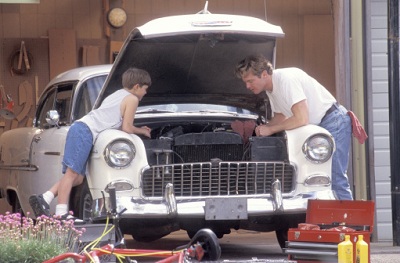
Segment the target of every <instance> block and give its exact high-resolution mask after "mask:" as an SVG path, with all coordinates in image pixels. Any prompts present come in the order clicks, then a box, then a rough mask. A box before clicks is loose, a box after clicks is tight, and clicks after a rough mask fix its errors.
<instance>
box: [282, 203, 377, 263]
mask: <svg viewBox="0 0 400 263" xmlns="http://www.w3.org/2000/svg"><path fill="white" fill-rule="evenodd" d="M374 210H375V205H374V202H373V201H348V200H346V201H345V200H309V201H308V207H307V214H306V222H305V223H302V224H299V225H298V227H297V228H290V229H289V231H288V241H287V242H286V247H285V248H284V249H283V250H284V253H286V254H287V255H288V258H289V259H290V260H296V261H297V262H298V263H309V262H312V263H315V262H338V250H337V248H338V244H339V243H340V242H342V241H344V240H345V235H349V236H350V240H351V241H352V243H353V258H354V259H353V262H354V263H355V262H356V242H357V240H358V235H363V238H364V241H365V242H367V244H368V259H369V258H370V236H371V233H372V231H373V225H374ZM368 262H370V260H368Z"/></svg>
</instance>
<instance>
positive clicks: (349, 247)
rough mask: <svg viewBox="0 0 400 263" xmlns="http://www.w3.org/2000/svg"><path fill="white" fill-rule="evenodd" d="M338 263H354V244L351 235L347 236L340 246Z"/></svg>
mask: <svg viewBox="0 0 400 263" xmlns="http://www.w3.org/2000/svg"><path fill="white" fill-rule="evenodd" d="M338 263H353V243H352V242H351V241H350V236H349V235H345V236H344V241H342V242H340V243H339V244H338Z"/></svg>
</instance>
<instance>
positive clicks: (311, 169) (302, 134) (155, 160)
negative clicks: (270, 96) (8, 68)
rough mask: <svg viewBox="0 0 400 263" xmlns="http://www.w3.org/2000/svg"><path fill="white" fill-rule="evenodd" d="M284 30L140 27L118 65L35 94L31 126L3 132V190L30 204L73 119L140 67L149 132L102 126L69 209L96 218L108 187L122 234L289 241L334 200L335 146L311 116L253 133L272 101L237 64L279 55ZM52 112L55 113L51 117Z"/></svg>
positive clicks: (209, 22)
mask: <svg viewBox="0 0 400 263" xmlns="http://www.w3.org/2000/svg"><path fill="white" fill-rule="evenodd" d="M279 37H284V33H283V31H282V29H281V28H280V27H279V26H275V25H272V24H270V23H268V22H266V21H263V20H260V19H257V18H253V17H246V16H238V15H223V14H211V13H209V12H208V11H207V10H203V11H202V12H199V13H197V14H194V15H182V16H171V17H164V18H159V19H155V20H152V21H150V22H148V23H146V24H144V25H143V26H140V27H138V28H135V29H134V30H132V32H131V33H130V35H129V36H128V38H127V40H126V41H125V43H124V45H123V47H122V49H121V51H120V53H119V54H118V56H117V59H116V61H115V63H114V64H113V66H112V68H111V70H110V66H104V67H96V68H94V69H90V70H89V69H84V68H82V69H76V70H74V71H71V72H69V73H65V74H64V75H61V76H59V77H57V78H56V79H55V80H53V81H52V82H51V83H50V84H49V86H48V87H47V88H46V90H45V92H44V93H43V95H42V97H41V99H40V103H39V105H38V109H37V112H36V115H35V122H34V127H32V128H21V129H15V130H11V131H8V132H5V133H3V134H2V136H1V137H0V153H1V155H0V176H1V177H0V197H1V198H5V199H6V200H7V201H8V202H9V203H10V204H11V205H12V206H13V207H14V209H17V208H19V207H21V208H22V210H23V212H28V211H31V208H30V207H29V204H28V198H29V196H30V195H32V194H37V193H41V192H43V191H44V190H46V189H47V188H48V187H49V186H50V185H52V184H53V183H54V182H55V181H56V180H57V179H58V178H59V177H60V176H61V159H62V156H63V148H64V142H65V136H66V132H67V130H68V128H69V126H70V125H71V123H72V122H73V121H75V120H76V119H78V118H79V117H81V116H82V115H83V114H85V113H87V112H88V111H89V110H90V109H92V107H98V106H99V105H100V104H101V102H102V101H103V99H104V98H105V97H106V96H107V95H109V94H111V93H112V92H114V91H115V90H117V89H120V88H121V75H122V74H123V72H124V71H125V70H126V69H128V68H129V67H138V68H143V69H145V70H147V71H148V72H149V73H150V75H151V77H152V86H151V87H150V88H149V89H148V93H147V95H146V96H145V97H144V98H143V100H142V101H141V103H140V107H139V109H138V111H137V113H136V116H135V123H134V124H135V125H136V126H143V125H146V126H148V127H150V128H151V129H152V132H151V139H149V138H142V137H140V136H137V135H130V134H126V133H124V132H122V131H119V130H107V131H104V132H102V133H101V134H100V135H99V136H98V138H97V139H96V141H95V144H94V146H93V150H92V154H91V157H90V161H89V164H88V170H87V176H86V178H87V180H85V181H84V183H83V184H82V185H81V186H79V187H77V188H76V189H74V190H73V193H72V195H71V201H70V209H72V210H74V212H75V215H77V216H79V217H80V218H83V219H85V220H89V221H91V222H101V221H102V220H104V219H105V217H106V212H107V209H108V208H109V205H110V200H109V195H108V189H109V187H111V186H113V187H115V188H116V190H117V205H118V209H119V210H120V211H121V210H122V209H126V211H125V212H124V213H123V214H122V215H121V217H122V219H121V227H122V231H123V232H124V233H125V234H131V235H132V236H133V238H135V239H136V240H141V241H152V240H155V239H158V238H161V237H163V236H165V235H168V234H169V233H171V232H173V231H177V230H180V229H183V230H186V231H187V233H188V235H189V236H193V235H194V233H196V231H197V230H199V229H201V228H204V227H207V228H210V229H212V230H213V231H214V232H215V233H216V234H217V236H219V237H222V236H223V235H224V234H228V233H230V231H231V230H232V229H248V230H256V231H276V234H277V238H278V241H279V243H280V245H281V246H282V247H283V246H284V241H285V239H286V238H287V230H288V228H289V227H294V226H297V223H299V222H304V219H305V212H306V208H307V203H308V200H310V199H335V195H334V193H333V192H332V190H331V157H332V154H333V152H334V150H335V143H334V140H333V138H332V136H331V135H330V134H329V133H328V132H327V131H326V130H325V129H323V128H321V127H319V126H315V125H307V126H304V127H301V128H298V129H294V130H288V131H285V132H280V133H278V134H275V135H273V136H269V137H256V136H255V134H254V133H253V130H254V126H255V125H257V124H260V123H264V122H266V121H268V116H270V110H269V104H268V100H267V99H266V97H263V96H255V95H254V94H252V93H251V92H250V91H248V90H247V89H246V88H245V85H244V83H243V82H242V81H241V80H240V79H237V78H236V77H235V75H234V67H235V65H236V63H237V62H238V61H240V60H241V59H242V58H244V57H245V56H247V55H249V54H254V53H262V54H264V55H265V56H266V57H267V58H269V59H270V60H271V61H272V62H273V63H274V62H275V49H276V38H279ZM109 70H110V71H109ZM108 71H109V72H108ZM108 73H109V75H108V77H107V79H106V80H105V82H104V79H105V76H106V75H107V74H108ZM70 74H78V75H77V76H79V78H75V77H74V78H72V77H70V76H71V75H70ZM103 82H104V85H103V87H102V89H101V90H100V87H101V86H102V84H103ZM96 96H98V97H97V100H96V102H95V103H94V98H95V97H96ZM93 103H94V104H93ZM54 110H56V111H57V112H58V114H59V115H60V118H59V121H58V122H57V118H56V119H53V118H52V116H53V115H52V114H47V113H48V112H49V111H52V113H54ZM55 115H56V116H57V114H55ZM46 117H47V120H46ZM52 209H54V207H53V206H52Z"/></svg>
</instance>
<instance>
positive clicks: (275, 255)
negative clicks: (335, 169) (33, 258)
mask: <svg viewBox="0 0 400 263" xmlns="http://www.w3.org/2000/svg"><path fill="white" fill-rule="evenodd" d="M5 211H10V210H9V207H5V206H4V205H2V204H0V212H1V213H4V212H5ZM126 239H127V245H128V247H130V248H145V249H169V250H171V249H174V248H175V247H178V246H180V245H183V244H185V243H186V242H188V237H187V235H186V232H184V231H179V232H175V233H173V234H171V235H169V236H167V237H164V238H162V239H160V240H158V241H156V242H152V243H139V242H136V241H134V240H132V239H131V238H130V237H129V236H126ZM219 242H220V245H221V249H222V256H221V262H225V263H228V262H289V261H288V260H287V256H286V255H284V254H283V253H282V251H281V249H280V247H279V245H278V244H277V242H276V238H275V234H274V233H259V232H252V231H234V232H233V234H230V235H225V236H224V238H222V239H220V240H219ZM370 249H371V255H370V256H371V263H398V262H399V263H400V246H393V243H391V242H379V243H371V244H370ZM139 262H154V260H147V259H143V260H139Z"/></svg>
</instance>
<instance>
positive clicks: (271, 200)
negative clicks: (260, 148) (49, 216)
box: [92, 181, 336, 220]
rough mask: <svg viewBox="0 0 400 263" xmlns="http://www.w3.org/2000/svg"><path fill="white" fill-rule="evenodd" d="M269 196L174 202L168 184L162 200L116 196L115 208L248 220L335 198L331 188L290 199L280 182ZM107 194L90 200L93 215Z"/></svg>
mask: <svg viewBox="0 0 400 263" xmlns="http://www.w3.org/2000/svg"><path fill="white" fill-rule="evenodd" d="M272 185H273V187H272V193H271V195H258V196H251V197H249V196H235V197H233V196H230V197H229V198H228V197H226V196H220V197H218V196H216V197H208V198H204V199H201V200H200V199H197V200H193V199H188V200H180V201H177V200H176V197H175V194H174V191H173V185H172V184H167V186H166V191H165V195H164V197H163V199H162V201H150V200H145V199H139V200H135V199H132V198H131V197H118V193H117V211H122V210H123V209H126V211H125V212H124V213H123V215H122V217H124V218H164V219H168V218H176V217H179V218H205V219H206V220H221V219H225V220H236V219H241V220H242V219H247V217H248V216H262V215H273V214H279V213H288V214H290V213H298V212H305V211H306V209H307V203H308V200H309V199H322V200H334V199H336V198H335V195H334V193H333V191H331V190H325V191H315V192H307V193H306V194H299V195H296V196H293V197H290V198H283V196H282V191H281V189H280V185H281V184H280V182H279V181H275V182H274V183H273V184H272ZM109 204H110V202H109V200H108V197H105V198H101V199H97V200H93V204H92V216H93V218H94V219H98V218H104V217H105V216H106V215H107V211H109Z"/></svg>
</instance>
